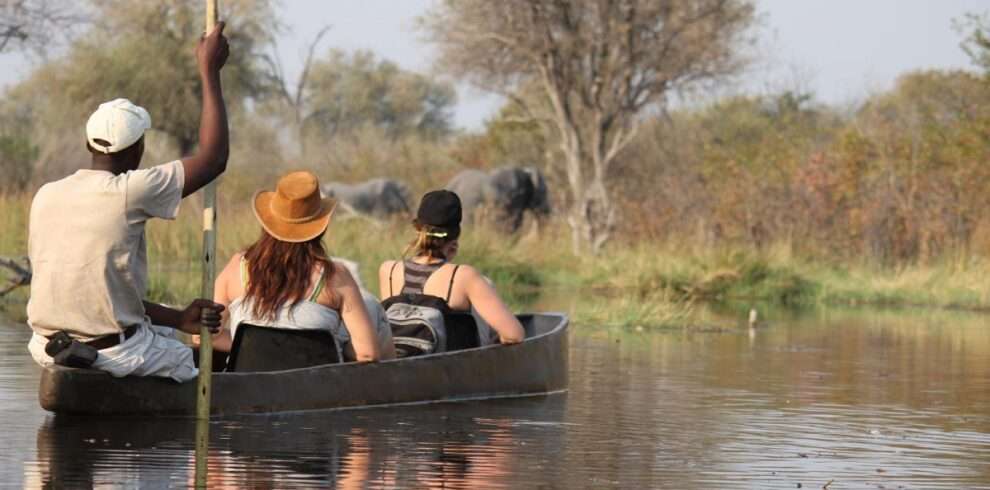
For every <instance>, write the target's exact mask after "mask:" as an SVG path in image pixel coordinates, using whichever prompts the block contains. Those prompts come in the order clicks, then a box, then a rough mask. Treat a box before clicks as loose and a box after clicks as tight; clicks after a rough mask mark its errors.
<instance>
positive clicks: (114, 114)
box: [86, 99, 151, 153]
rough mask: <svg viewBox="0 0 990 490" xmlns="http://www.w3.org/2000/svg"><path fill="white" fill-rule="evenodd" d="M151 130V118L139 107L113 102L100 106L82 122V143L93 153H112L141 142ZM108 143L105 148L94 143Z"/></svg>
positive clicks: (127, 102) (126, 102) (120, 100)
mask: <svg viewBox="0 0 990 490" xmlns="http://www.w3.org/2000/svg"><path fill="white" fill-rule="evenodd" d="M150 128H151V116H150V115H148V111H146V110H145V109H144V108H143V107H141V106H137V105H134V104H133V103H131V101H129V100H127V99H115V100H111V101H110V102H104V103H102V104H100V107H98V108H97V109H96V112H94V113H93V115H91V116H89V120H88V121H86V140H87V141H89V144H90V146H92V147H93V148H94V149H96V151H99V152H102V153H116V152H118V151H120V150H123V149H125V148H127V147H129V146H131V145H133V144H134V143H136V142H137V140H139V139H141V137H142V136H144V132H145V131H147V130H148V129H150ZM98 139H99V140H103V141H105V142H107V143H110V146H105V145H104V144H103V143H97V142H96V140H98Z"/></svg>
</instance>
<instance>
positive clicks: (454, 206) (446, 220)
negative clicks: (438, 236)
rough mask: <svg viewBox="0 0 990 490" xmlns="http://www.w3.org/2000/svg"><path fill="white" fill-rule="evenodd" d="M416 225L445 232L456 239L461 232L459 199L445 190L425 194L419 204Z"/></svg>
mask: <svg viewBox="0 0 990 490" xmlns="http://www.w3.org/2000/svg"><path fill="white" fill-rule="evenodd" d="M416 223H417V224H420V225H427V226H430V227H433V228H441V229H443V230H447V231H449V232H452V233H451V234H452V235H453V237H452V238H457V235H459V234H460V231H461V198H459V197H457V194H454V193H453V192H451V191H448V190H445V189H441V190H438V191H430V192H427V193H426V195H424V196H423V199H422V200H421V201H420V202H419V209H418V210H417V211H416Z"/></svg>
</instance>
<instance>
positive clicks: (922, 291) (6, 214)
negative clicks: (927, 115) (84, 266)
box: [0, 194, 990, 326]
mask: <svg viewBox="0 0 990 490" xmlns="http://www.w3.org/2000/svg"><path fill="white" fill-rule="evenodd" d="M30 199H31V196H30V195H27V194H21V195H0V255H9V256H17V255H24V254H26V250H27V248H26V247H27V238H26V235H27V214H28V209H29V206H30ZM200 216H201V207H200V204H199V202H198V201H197V200H196V198H193V199H189V200H187V201H186V202H184V204H183V207H182V210H181V212H180V215H179V217H178V219H177V220H175V221H172V222H170V221H163V220H155V221H152V222H150V223H149V224H148V228H147V236H148V240H147V243H148V253H149V262H150V264H149V267H150V278H151V282H150V285H149V286H150V291H149V295H150V297H151V298H150V299H152V300H156V301H162V302H167V303H173V304H181V303H184V302H186V301H189V300H191V299H193V298H194V297H196V296H197V295H198V292H199V281H200V265H199V260H200V256H201V253H202V248H201V247H202V244H201V231H200V221H199V218H200ZM220 217H221V219H220V221H219V240H218V250H217V255H218V260H219V262H218V264H219V266H220V267H222V266H223V265H224V264H226V261H227V260H228V259H229V258H230V256H231V255H233V254H234V253H235V252H237V251H239V250H242V249H244V248H245V247H246V246H248V245H249V244H250V243H252V242H253V241H254V240H256V239H257V237H258V236H259V234H260V227H259V226H258V224H257V222H256V221H255V219H254V216H253V213H252V212H251V211H250V208H249V207H248V205H247V200H242V201H241V202H238V201H237V200H236V199H230V198H228V199H227V200H225V201H224V202H223V203H222V206H221V208H220ZM412 238H413V233H412V229H411V227H410V226H409V224H408V222H407V221H405V220H395V221H386V222H377V221H373V220H369V219H367V218H362V217H356V216H346V215H344V214H341V215H339V216H336V217H335V219H334V222H333V223H332V224H331V226H330V229H329V231H328V233H327V235H326V237H325V243H326V245H327V249H328V251H329V253H330V254H332V255H334V256H338V257H343V258H347V259H350V260H354V261H356V262H357V263H358V264H359V265H360V269H361V280H362V282H363V283H364V284H365V286H366V287H368V289H370V290H371V291H373V292H377V285H378V281H377V270H378V266H379V264H381V262H382V261H384V260H386V259H391V258H397V257H399V256H400V255H401V253H402V252H403V250H404V249H405V247H406V245H407V244H408V242H409V241H410V240H412ZM67 239H71V237H67ZM954 257H955V256H954ZM958 257H961V258H952V259H948V258H947V259H945V260H941V261H937V262H930V263H928V264H925V265H901V266H897V267H887V266H881V265H876V264H872V263H870V262H869V261H868V259H863V260H862V261H861V262H848V261H847V262H844V263H838V262H834V261H828V260H823V259H821V258H815V257H810V256H803V255H801V254H800V253H798V252H797V251H796V247H794V246H793V244H789V243H786V242H778V243H777V244H775V245H772V246H769V247H766V248H764V249H760V250H756V249H753V248H744V247H741V246H735V245H733V246H724V247H718V246H712V247H706V246H698V245H696V244H693V243H691V242H690V241H677V240H674V239H670V240H668V241H665V242H650V241H640V242H635V243H632V242H625V243H623V242H618V241H617V242H615V243H613V244H612V245H611V246H610V247H609V248H608V249H607V251H606V253H605V254H603V255H602V256H598V257H592V256H578V255H574V254H573V253H572V251H571V247H570V241H569V231H568V230H567V228H566V226H565V225H563V224H562V223H551V225H550V226H549V227H545V228H544V229H543V230H541V231H540V233H538V234H537V233H534V232H532V231H529V232H524V233H523V234H521V235H515V236H511V235H504V234H500V233H497V232H494V231H491V230H488V229H485V228H482V227H473V226H470V225H468V226H466V227H465V232H464V234H463V237H462V244H461V247H460V255H459V257H458V262H462V263H470V264H472V265H474V266H475V267H477V268H478V269H479V270H481V271H482V272H483V273H485V274H486V275H488V276H489V277H490V278H492V280H493V281H494V282H495V283H496V285H497V286H498V288H499V290H500V292H502V294H503V295H504V296H505V297H506V298H507V300H508V302H509V304H510V305H511V306H512V307H513V308H515V309H525V308H528V307H529V306H530V305H532V304H534V302H536V303H538V302H539V297H540V296H541V295H542V294H545V293H546V294H548V295H550V296H560V294H561V293H560V292H561V291H565V292H566V293H565V294H567V295H568V296H570V297H572V298H573V299H574V301H572V302H570V305H571V306H570V307H569V308H570V310H571V311H570V312H571V313H572V314H573V315H574V318H575V320H576V321H577V322H578V323H591V324H614V325H641V326H679V325H689V324H690V323H691V322H692V319H691V312H692V309H693V305H694V304H695V302H697V301H721V300H732V299H746V300H760V301H772V302H776V303H780V304H790V305H810V304H886V305H898V304H902V305H908V304H911V305H928V306H945V307H963V308H986V307H990V260H988V259H987V258H984V257H973V256H968V257H964V256H962V255H960V256H958ZM25 297H26V290H23V289H22V290H21V291H20V292H19V293H18V295H17V296H16V297H15V302H16V301H18V300H17V298H20V299H24V298H25ZM9 301H10V300H9V299H8V302H9Z"/></svg>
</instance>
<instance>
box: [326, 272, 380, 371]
mask: <svg viewBox="0 0 990 490" xmlns="http://www.w3.org/2000/svg"><path fill="white" fill-rule="evenodd" d="M333 283H334V284H335V287H334V288H333V289H334V290H335V292H336V293H337V294H338V295H339V296H340V300H341V304H340V317H341V319H342V320H343V321H344V327H345V328H347V332H348V333H349V334H351V345H352V346H353V347H354V355H355V357H356V358H357V360H358V361H359V362H360V361H377V360H379V359H381V353H380V352H379V349H378V341H377V336H376V335H375V328H374V327H373V326H372V325H371V318H370V317H369V316H368V311H367V310H366V309H365V307H364V300H363V299H362V297H361V290H360V289H358V286H357V283H356V282H354V278H353V277H352V276H351V273H350V272H349V271H348V270H347V268H346V267H341V266H338V265H336V264H335V265H334V277H333Z"/></svg>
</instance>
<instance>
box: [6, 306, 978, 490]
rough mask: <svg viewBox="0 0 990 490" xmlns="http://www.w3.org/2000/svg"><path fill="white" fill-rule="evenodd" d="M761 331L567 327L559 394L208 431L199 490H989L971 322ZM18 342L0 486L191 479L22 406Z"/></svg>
mask: <svg viewBox="0 0 990 490" xmlns="http://www.w3.org/2000/svg"><path fill="white" fill-rule="evenodd" d="M736 316H738V315H736ZM765 316H766V317H767V321H768V325H767V326H766V327H765V328H760V329H757V330H755V331H752V332H750V331H748V330H746V329H740V328H729V329H726V330H724V331H721V332H703V333H689V332H670V331H667V332H635V331H628V330H617V329H603V328H593V327H591V326H581V325H577V326H574V328H573V330H572V335H571V343H572V345H571V370H572V372H571V386H570V391H569V393H568V394H566V395H563V396H551V397H537V398H530V399H520V400H510V401H490V402H474V403H454V404H441V405H426V406H416V407H402V408H394V409H375V410H358V411H348V412H323V413H309V414H305V415H299V414H295V415H276V416H252V417H242V418H232V419H225V420H218V421H215V422H214V423H213V424H212V428H211V436H212V443H211V453H210V482H211V486H214V487H218V488H222V487H224V486H227V487H229V488H243V487H258V488H266V487H278V488H287V487H312V486H328V485H335V486H337V487H340V488H391V487H435V488H469V487H470V488H477V487H485V488H493V487H503V488H534V487H537V488H608V487H614V488H679V489H683V488H798V486H799V485H800V488H822V486H824V485H825V484H827V483H829V482H832V483H831V485H830V486H829V487H828V488H830V489H837V488H990V328H988V326H987V319H986V318H985V317H983V316H979V315H972V314H956V313H944V312H943V313H933V312H925V311H901V312H877V311H862V310H860V311H834V310H833V311H815V312H805V313H800V314H795V313H789V312H772V311H771V312H768V313H767V315H765ZM712 322H713V323H715V324H721V325H728V326H732V324H733V322H732V321H726V320H724V319H720V318H718V317H713V320H712ZM27 336H28V332H27V328H26V327H25V326H23V324H17V323H11V322H8V323H7V324H3V325H2V326H0V409H2V412H0V413H2V414H3V418H2V422H0V427H2V430H3V433H4V438H3V445H2V446H0V481H2V482H4V484H5V486H6V485H9V486H14V487H18V486H24V487H30V488H36V487H41V486H45V485H46V484H47V485H51V486H54V487H89V486H94V485H108V486H111V487H135V488H137V487H141V488H144V487H152V488H161V487H168V486H173V487H184V486H186V485H188V484H189V483H190V482H191V481H192V477H193V434H194V426H193V425H192V424H190V423H189V422H187V421H183V420H178V419H106V420H96V419H71V418H69V419H65V418H61V417H53V416H50V415H47V414H46V413H44V412H42V411H41V410H40V409H39V408H37V401H36V392H35V391H36V389H37V377H38V370H37V369H36V368H35V367H34V365H33V364H32V363H31V361H30V359H29V358H28V356H27V353H26V350H25V349H24V344H25V342H26V339H27Z"/></svg>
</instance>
